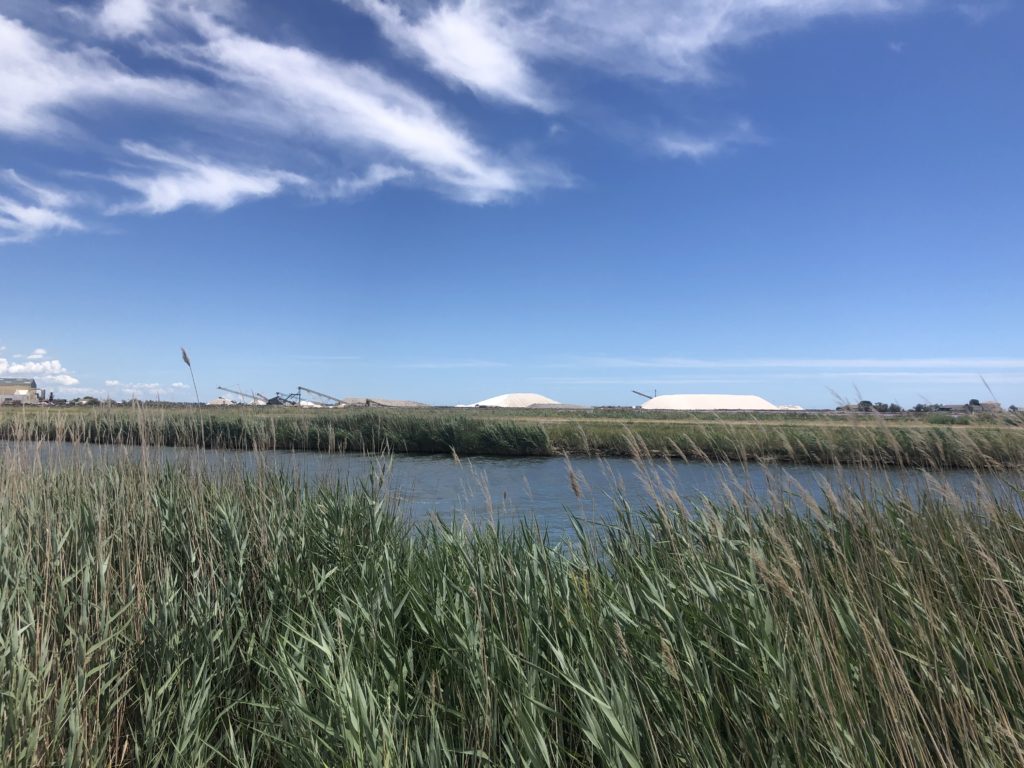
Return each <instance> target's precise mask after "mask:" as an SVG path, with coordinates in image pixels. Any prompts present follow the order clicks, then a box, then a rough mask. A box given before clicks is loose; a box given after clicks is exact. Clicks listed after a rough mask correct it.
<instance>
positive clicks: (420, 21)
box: [342, 0, 925, 111]
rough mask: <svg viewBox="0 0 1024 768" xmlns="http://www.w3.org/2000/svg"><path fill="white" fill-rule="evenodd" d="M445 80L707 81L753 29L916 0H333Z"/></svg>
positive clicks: (511, 97) (758, 33)
mask: <svg viewBox="0 0 1024 768" xmlns="http://www.w3.org/2000/svg"><path fill="white" fill-rule="evenodd" d="M342 1H343V2H347V3H348V4H349V5H350V6H351V7H353V8H356V9H358V10H361V11H363V12H364V13H366V14H368V15H369V16H370V17H372V18H373V19H374V20H375V21H376V22H377V24H378V25H379V27H380V30H381V32H382V33H383V34H384V36H385V37H387V38H388V39H389V40H390V41H391V42H392V43H393V44H394V45H395V46H396V47H397V48H399V49H400V50H402V51H404V52H405V53H406V54H407V55H409V56H413V57H415V58H419V59H422V60H423V61H424V62H425V63H426V65H427V67H428V68H429V69H431V70H432V71H433V72H435V73H437V74H438V75H440V76H441V77H443V78H444V79H445V80H447V81H449V82H452V81H454V82H458V83H461V84H462V85H464V86H466V87H468V88H470V89H472V90H473V91H475V92H477V93H479V94H481V95H484V96H487V97H490V98H493V99H497V100H501V101H506V102H510V103H514V104H519V105H521V106H526V107H532V108H534V109H539V110H541V111H552V110H553V109H554V108H555V104H554V102H553V100H552V97H551V95H550V94H549V93H548V89H547V87H546V86H544V85H543V84H542V83H543V78H542V77H541V76H539V75H538V74H537V68H538V67H541V66H543V65H544V64H547V63H564V62H570V63H572V64H576V65H579V66H586V67H591V68H594V69H599V70H601V71H603V72H605V73H608V74H611V75H613V76H617V77H622V76H639V77H644V78H650V79H653V80H658V81H663V82H673V83H678V82H696V83H707V82H710V81H712V80H713V79H714V71H715V56H716V55H717V54H718V53H719V52H720V51H721V50H723V49H725V48H727V47H730V46H738V45H742V44H744V43H747V42H749V41H751V40H753V39H756V38H758V37H763V36H765V35H768V34H772V33H775V32H779V31H783V30H786V29H791V28H794V27H799V26H802V25H804V24H807V23H810V22H812V21H815V20H817V19H821V18H826V17H829V16H838V15H855V14H856V15H865V14H885V13H895V12H900V11H907V10H913V9H916V8H918V7H920V6H921V5H923V4H924V2H925V0H735V1H734V2H708V1H707V0H671V1H670V0H636V1H635V2H631V3H621V2H617V1H616V0H552V1H551V2H548V3H543V4H542V3H534V2H513V3H485V2H480V0H459V1H457V2H451V1H450V0H440V1H439V2H430V3H422V2H418V1H415V0H407V1H405V2H402V1H401V0H342Z"/></svg>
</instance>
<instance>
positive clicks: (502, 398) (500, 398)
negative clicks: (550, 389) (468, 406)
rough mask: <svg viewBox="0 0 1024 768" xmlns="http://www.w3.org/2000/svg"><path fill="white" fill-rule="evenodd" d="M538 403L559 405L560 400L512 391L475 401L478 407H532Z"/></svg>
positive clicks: (532, 393) (474, 404) (475, 405)
mask: <svg viewBox="0 0 1024 768" xmlns="http://www.w3.org/2000/svg"><path fill="white" fill-rule="evenodd" d="M536 405H559V402H558V401H557V400H552V399H551V398H550V397H544V395H538V394H536V393H534V392H510V393H509V394H507V395H497V396H496V397H489V398H487V399H486V400H481V401H480V402H479V403H473V406H474V407H477V408H530V407H533V406H536Z"/></svg>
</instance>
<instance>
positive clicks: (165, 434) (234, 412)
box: [0, 406, 1024, 468]
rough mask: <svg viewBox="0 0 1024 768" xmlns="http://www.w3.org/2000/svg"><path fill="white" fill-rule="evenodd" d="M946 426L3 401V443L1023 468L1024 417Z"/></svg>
mask: <svg viewBox="0 0 1024 768" xmlns="http://www.w3.org/2000/svg"><path fill="white" fill-rule="evenodd" d="M937 421H938V422H939V423H936V422H937ZM950 422H951V420H950V419H949V417H944V416H934V415H924V416H922V415H917V414H903V415H900V416H898V417H889V416H887V417H881V416H874V415H869V414H867V415H866V414H820V413H813V414H811V413H805V414H801V413H794V414H790V413H786V414H778V413H766V414H740V413H732V414H696V413H689V414H686V413H682V414H681V413H664V412H662V413H652V412H644V411H636V410H621V411H606V410H591V411H533V410H520V411H515V410H501V411H496V410H461V409H460V410H455V409H442V408H431V409H357V408H353V409H345V410H305V409H297V408H291V409H289V408H277V409H274V408H261V409H254V408H217V409H211V408H206V409H202V410H201V411H198V412H197V411H196V410H194V409H187V408H180V407H179V408H142V407H127V406H126V407H99V408H88V409H81V410H69V409H58V408H54V409H47V408H6V409H0V439H18V440H85V441H88V442H101V443H110V442H113V443H132V444H140V443H146V444H152V445H173V446H193V445H205V446H207V447H211V448H231V449H234V448H238V449H254V448H255V449H260V450H272V449H277V450H306V451H368V452H374V453H375V452H378V451H382V450H389V451H399V452H410V453H445V454H448V453H452V452H455V453H456V454H458V455H461V456H469V455H494V456H551V455H561V454H570V455H603V456H631V455H634V454H636V453H638V452H639V453H641V454H650V455H654V456H672V457H677V458H681V459H685V460H689V461H694V460H725V461H754V460H756V461H784V462H794V463H801V464H835V463H839V464H861V465H868V466H870V465H878V464H883V465H888V466H893V465H898V466H910V467H927V468H952V467H961V468H998V467H1021V466H1024V423H1022V422H1021V420H1020V419H1019V417H1016V416H1013V415H1009V414H1008V415H1006V416H1002V417H995V416H974V417H969V418H963V419H958V420H956V421H954V422H952V423H950Z"/></svg>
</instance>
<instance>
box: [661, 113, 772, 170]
mask: <svg viewBox="0 0 1024 768" xmlns="http://www.w3.org/2000/svg"><path fill="white" fill-rule="evenodd" d="M761 141H762V139H761V138H760V137H759V136H758V135H757V132H756V131H755V130H754V128H753V126H752V125H751V124H750V121H749V120H741V121H739V122H737V123H736V124H734V125H733V126H731V127H730V128H728V129H727V130H724V131H719V132H717V133H707V134H697V133H693V132H690V131H683V130H676V131H671V132H668V133H664V134H662V135H661V136H659V137H658V139H657V142H656V146H657V148H658V150H659V151H660V152H662V153H664V154H666V155H668V156H669V157H688V158H690V159H691V160H697V161H700V160H706V159H708V158H710V157H714V156H715V155H718V154H721V153H722V152H724V151H725V150H726V149H728V148H730V147H734V146H738V145H742V144H756V143H759V142H761Z"/></svg>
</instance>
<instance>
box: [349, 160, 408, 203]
mask: <svg viewBox="0 0 1024 768" xmlns="http://www.w3.org/2000/svg"><path fill="white" fill-rule="evenodd" d="M413 176H414V174H413V172H412V171H410V170H409V169H408V168H401V167H397V166H393V165H385V164H384V163H374V164H373V165H371V166H370V167H369V168H367V169H366V172H365V173H363V174H362V175H361V176H353V177H349V178H343V179H338V180H337V181H335V182H334V185H333V187H332V188H331V194H332V195H334V196H335V197H352V196H353V195H360V194H364V193H366V192H371V191H372V190H375V189H377V188H378V187H382V186H384V185H385V184H388V183H390V182H392V181H399V180H402V179H411V178H412V177H413Z"/></svg>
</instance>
